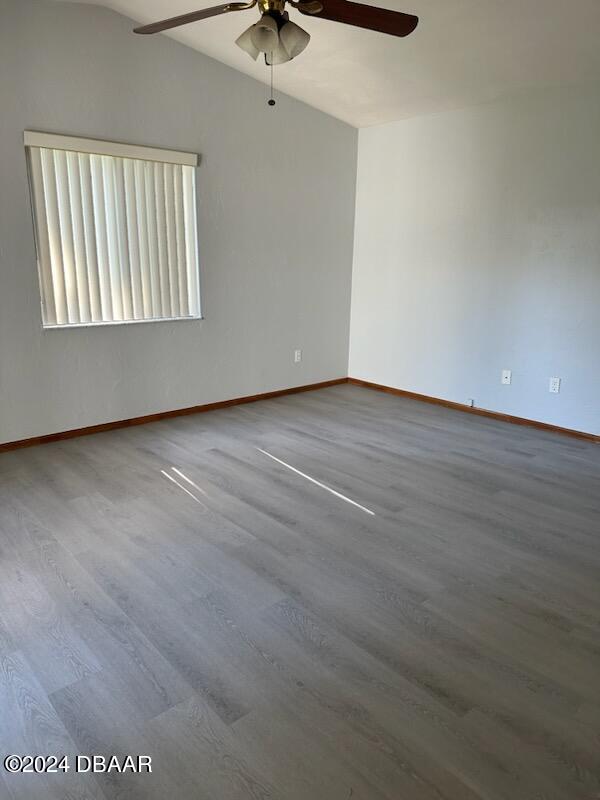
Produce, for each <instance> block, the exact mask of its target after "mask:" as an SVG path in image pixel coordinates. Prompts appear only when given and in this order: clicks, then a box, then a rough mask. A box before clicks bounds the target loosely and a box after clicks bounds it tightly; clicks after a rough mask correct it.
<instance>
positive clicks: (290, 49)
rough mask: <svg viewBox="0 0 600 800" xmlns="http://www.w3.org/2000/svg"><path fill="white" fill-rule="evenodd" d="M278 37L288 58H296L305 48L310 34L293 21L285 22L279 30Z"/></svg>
mask: <svg viewBox="0 0 600 800" xmlns="http://www.w3.org/2000/svg"><path fill="white" fill-rule="evenodd" d="M279 39H280V41H281V44H282V45H283V47H284V48H285V50H286V52H287V54H288V55H289V57H290V59H292V58H296V56H299V55H300V53H301V52H302V51H303V50H305V49H306V46H307V45H308V43H309V42H310V34H309V33H307V32H306V31H305V30H304V28H301V27H300V26H299V25H296V23H295V22H286V23H285V25H283V27H282V28H281V30H280V31H279Z"/></svg>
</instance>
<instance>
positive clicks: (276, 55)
mask: <svg viewBox="0 0 600 800" xmlns="http://www.w3.org/2000/svg"><path fill="white" fill-rule="evenodd" d="M291 60H292V57H291V56H290V54H289V53H288V51H287V50H286V49H285V47H284V46H283V44H282V43H281V41H279V42H278V43H277V47H275V48H274V49H273V50H271V52H270V53H265V63H266V64H267V66H269V67H270V66H271V64H274V65H277V64H285V63H287V62H288V61H291Z"/></svg>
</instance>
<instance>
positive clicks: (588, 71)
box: [84, 0, 600, 127]
mask: <svg viewBox="0 0 600 800" xmlns="http://www.w3.org/2000/svg"><path fill="white" fill-rule="evenodd" d="M84 2H90V3H91V2H94V3H96V4H97V0H84ZM218 2H220V0H205V1H204V2H202V0H104V1H103V2H102V3H101V4H102V5H105V6H107V7H109V8H112V9H114V10H116V11H119V12H121V13H122V14H125V15H126V16H128V17H131V18H132V19H134V20H135V21H136V22H142V23H146V22H153V21H155V20H157V19H162V18H164V17H171V16H174V15H176V14H183V13H186V12H188V11H194V10H197V9H198V8H203V7H208V6H211V5H216V4H218ZM373 4H375V3H373ZM377 4H378V5H380V6H384V7H386V8H391V9H394V10H398V11H407V12H410V13H414V14H417V15H419V17H420V18H421V21H420V25H419V27H418V28H417V30H416V31H415V33H413V34H412V35H411V36H409V37H408V38H406V39H396V38H393V37H391V36H385V35H384V34H379V33H373V32H371V31H366V30H360V29H358V28H352V27H349V26H347V25H340V24H337V23H333V22H328V21H326V20H320V19H311V18H309V17H306V16H303V15H301V14H299V13H298V12H296V11H295V10H294V9H293V8H290V18H291V19H293V20H294V21H296V22H298V23H299V24H300V25H301V26H302V27H303V28H305V29H306V30H308V31H309V33H310V34H311V36H312V40H311V42H310V44H309V46H308V48H307V49H306V50H305V51H304V53H302V54H301V55H300V56H298V58H297V59H295V60H294V61H292V62H290V63H288V64H283V65H281V66H279V67H276V68H275V84H276V88H278V89H279V90H281V91H283V92H286V93H287V94H289V95H292V96H293V97H296V98H298V99H300V100H303V101H305V102H306V103H309V104H310V105H312V106H315V107H316V108H319V109H321V110H323V111H326V112H327V113H329V114H332V115H334V116H336V117H339V118H340V119H342V120H345V121H346V122H349V123H350V124H352V125H355V126H357V127H363V126H367V125H374V124H378V123H382V122H388V121H390V120H396V119H403V118H406V117H411V116H416V115H420V114H431V113H436V112H439V111H444V110H448V109H452V108H460V107H464V106H468V105H473V104H477V103H483V102H488V101H490V100H494V99H497V98H499V97H502V96H506V95H514V94H518V93H520V92H522V91H524V90H527V89H531V88H534V87H550V86H569V85H575V84H581V83H592V82H596V81H597V82H600V0H379V2H378V3H377ZM256 19H258V12H257V10H256V8H254V9H251V10H249V11H244V12H239V13H232V14H226V15H225V16H221V17H216V18H214V19H209V20H205V21H202V22H197V23H194V24H192V25H188V26H186V27H184V28H179V29H177V30H175V31H173V32H171V33H169V34H167V35H170V36H172V37H173V38H174V39H177V40H178V41H180V42H183V43H184V44H186V45H189V46H190V47H193V48H195V49H196V50H199V51H201V52H202V53H206V54H207V55H209V56H211V57H213V58H216V59H217V60H219V61H222V62H223V63H225V64H228V65H230V66H231V67H234V68H235V69H238V70H240V71H241V72H245V73H246V74H248V75H251V76H253V77H255V78H257V79H258V80H261V81H265V82H266V81H267V79H268V74H267V68H266V66H265V65H264V63H260V59H259V62H258V63H255V62H253V61H252V60H251V59H250V58H249V57H248V56H247V55H246V54H245V53H243V52H242V51H241V50H240V49H239V48H238V47H236V46H235V44H234V41H235V39H236V38H237V36H239V34H240V33H241V32H242V31H243V30H244V29H245V28H247V27H248V26H249V25H251V24H252V22H253V21H255V20H256ZM151 40H152V37H148V41H147V42H146V44H145V46H147V47H152V41H151Z"/></svg>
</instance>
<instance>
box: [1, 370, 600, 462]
mask: <svg viewBox="0 0 600 800" xmlns="http://www.w3.org/2000/svg"><path fill="white" fill-rule="evenodd" d="M341 383H351V384H352V385H354V386H363V387H365V388H367V389H375V390H376V391H378V392H386V393H387V394H393V395H396V396H397V397H407V398H409V399H411V400H420V401H421V402H423V403H432V404H434V405H436V406H444V407H445V408H452V409H454V410H455V411H464V412H466V413H468V414H476V415H477V416H480V417H489V418H490V419H496V420H500V421H501V422H509V423H511V424H512V425H525V426H527V427H529V428H537V429H538V430H543V431H550V432H552V433H560V434H563V435H564V436H572V437H574V438H576V439H583V440H584V441H588V442H595V443H596V444H600V436H597V435H595V434H593V433H586V432H585V431H576V430H572V429H571V428H561V427H560V426H558V425H550V424H549V423H547V422H539V421H538V420H534V419H527V418H525V417H514V416H512V415H511V414H502V413H500V412H499V411H488V410H487V409H485V408H471V406H467V405H464V404H463V403H454V402H453V401H452V400H443V399H442V398H440V397H430V396H429V395H427V394H418V393H417V392H409V391H407V390H406V389H396V388H394V387H393V386H385V385H383V384H381V383H373V382H371V381H363V380H361V379H360V378H335V379H333V380H330V381H321V382H320V383H309V384H306V385H304V386H293V387H291V388H289V389H277V390H275V391H273V392H263V393H262V394H253V395H248V396H246V397H234V398H232V399H231V400H219V401H218V402H216V403H205V404H204V405H200V406H190V407H189V408H176V409H174V410H172V411H160V412H158V413H157V414H147V415H146V416H143V417H132V418H131V419H120V420H115V421H114V422H103V423H101V424H99V425H89V426H88V427H86V428H75V429H73V430H69V431H60V432H59V433H49V434H46V435H44V436H34V437H32V438H30V439H20V440H18V441H16V442H6V443H4V444H0V453H4V452H8V451H9V450H20V449H21V448H23V447H34V446H35V445H38V444H48V443H50V442H58V441H61V440H62V439H74V438H76V437H78V436H89V435H91V434H94V433H103V432H104V431H112V430H116V429H118V428H130V427H133V426H134V425H146V424H147V423H149V422H158V421H159V420H162V419H170V418H171V417H185V416H188V415H189V414H202V413H204V412H205V411H216V410H217V409H219V408H228V407H229V406H239V405H243V404H245V403H255V402H257V401H258V400H269V399H271V398H273V397H284V396H285V395H288V394H299V393H300V392H311V391H313V390H314V389H326V388H327V387H328V386H339V384H341Z"/></svg>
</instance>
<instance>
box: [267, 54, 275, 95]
mask: <svg viewBox="0 0 600 800" xmlns="http://www.w3.org/2000/svg"><path fill="white" fill-rule="evenodd" d="M268 102H269V105H270V106H274V105H275V99H274V97H273V51H271V97H270V98H269V101H268Z"/></svg>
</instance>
